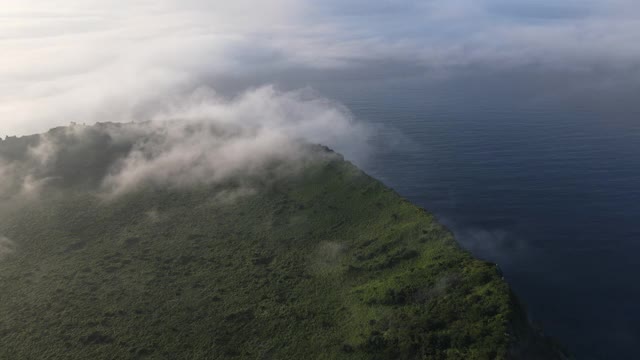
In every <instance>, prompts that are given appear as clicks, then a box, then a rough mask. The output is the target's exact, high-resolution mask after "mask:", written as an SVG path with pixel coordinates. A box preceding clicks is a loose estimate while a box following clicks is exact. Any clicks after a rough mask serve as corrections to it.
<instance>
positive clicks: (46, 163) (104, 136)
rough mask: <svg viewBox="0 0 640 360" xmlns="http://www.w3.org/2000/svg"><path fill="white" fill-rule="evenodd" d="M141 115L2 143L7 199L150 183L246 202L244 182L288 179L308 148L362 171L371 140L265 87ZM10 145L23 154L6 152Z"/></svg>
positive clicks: (303, 93) (330, 108)
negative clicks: (213, 188)
mask: <svg viewBox="0 0 640 360" xmlns="http://www.w3.org/2000/svg"><path fill="white" fill-rule="evenodd" d="M148 115H149V120H148V121H146V122H136V123H129V124H120V125H118V124H102V125H98V126H83V125H75V126H71V127H67V128H61V129H56V130H55V131H52V132H49V133H47V134H44V135H42V136H39V137H35V138H33V139H31V140H30V141H29V142H25V141H22V142H21V140H20V139H10V140H7V141H4V144H0V145H4V147H0V160H2V161H3V162H4V166H2V167H0V171H2V172H3V173H4V174H8V175H7V179H12V181H7V182H6V183H7V184H9V185H7V189H5V192H10V193H20V194H23V195H27V194H28V195H31V196H33V195H37V194H38V193H39V192H40V190H41V189H43V187H44V186H46V185H47V184H57V185H61V186H68V185H70V184H76V183H78V184H82V185H87V184H89V185H93V186H99V187H101V189H102V190H103V191H105V192H106V193H108V194H109V195H119V194H122V193H126V192H129V191H132V190H135V189H137V188H139V187H140V186H141V185H145V186H146V185H149V184H152V185H159V186H170V187H171V186H174V187H182V186H192V185H198V184H222V183H227V182H229V181H232V182H235V183H238V182H239V184H237V185H239V186H241V188H240V189H232V191H228V192H227V193H224V194H221V198H220V201H223V200H228V199H231V198H237V197H239V196H246V195H249V194H251V193H252V192H253V190H252V189H250V188H244V187H247V186H250V185H251V184H245V183H243V182H247V183H248V182H250V181H251V179H264V178H268V177H279V176H286V175H290V174H294V173H296V172H297V171H298V170H299V169H300V167H301V166H302V165H304V164H305V163H307V162H308V161H310V160H313V159H315V158H316V157H317V156H318V152H317V151H313V153H312V151H311V150H310V147H309V144H324V145H328V146H330V147H333V148H339V149H340V150H341V151H342V153H343V154H344V155H345V156H347V157H348V158H350V159H355V160H357V161H359V162H363V161H365V159H366V156H367V154H368V153H369V151H368V149H367V147H368V145H367V144H368V139H369V138H370V136H371V135H372V132H371V129H370V128H368V127H366V126H364V125H363V124H362V123H360V122H357V121H356V120H355V119H353V117H352V115H351V114H350V113H349V111H348V110H347V109H346V108H344V107H342V106H341V105H340V104H337V103H335V102H332V101H330V100H328V99H325V98H323V97H321V96H319V95H318V94H316V93H315V92H313V91H312V90H310V89H303V90H298V91H288V92H283V91H279V90H277V89H275V88H274V87H271V86H265V87H260V88H255V89H252V90H249V91H247V92H245V93H243V94H241V95H238V96H236V97H233V98H228V97H224V96H221V95H219V94H217V93H216V92H214V91H213V90H212V89H207V88H201V89H198V90H197V91H195V92H193V93H191V94H189V95H185V96H183V97H176V98H174V99H173V100H172V101H170V102H167V103H164V104H159V105H158V106H157V107H156V108H155V109H154V113H149V114H148ZM16 144H20V145H19V146H21V149H20V148H19V149H12V146H17V145H16ZM26 144H28V145H26ZM16 153H17V154H18V155H16ZM320 153H322V152H320ZM3 154H4V155H3ZM326 156H334V155H329V154H327V155H326ZM3 158H4V159H3ZM267 175H269V176H267ZM9 189H12V191H8V190H9ZM17 189H19V190H17ZM222 197H224V199H222Z"/></svg>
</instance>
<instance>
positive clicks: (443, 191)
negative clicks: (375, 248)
mask: <svg viewBox="0 0 640 360" xmlns="http://www.w3.org/2000/svg"><path fill="white" fill-rule="evenodd" d="M616 79H617V80H616ZM638 84H640V83H638V82H634V81H633V80H631V81H629V79H625V78H624V76H622V77H618V78H615V77H613V78H612V77H608V76H604V75H602V76H600V75H594V74H580V73H575V74H544V73H535V72H532V73H508V74H505V73H490V74H483V75H465V76H458V77H455V78H445V79H442V78H433V77H432V78H429V77H424V76H404V77H403V76H400V77H387V78H386V79H385V80H376V81H373V80H361V79H344V80H336V79H335V78H334V79H330V80H327V81H325V82H321V81H315V82H314V83H312V85H313V86H314V87H315V88H318V89H320V91H321V92H323V93H325V94H330V95H331V96H333V97H334V98H336V99H338V100H340V101H341V102H343V103H345V104H346V105H347V106H348V107H349V109H350V110H351V111H352V112H353V113H354V114H355V115H356V116H357V117H358V118H359V119H361V120H364V121H368V122H370V123H372V124H376V126H380V127H381V129H382V130H381V132H380V136H379V138H378V139H376V140H375V142H376V145H377V146H376V149H377V150H376V154H375V155H374V156H373V157H372V158H373V159H375V160H373V161H370V162H369V163H367V164H365V166H364V167H365V170H366V171H367V172H369V173H370V174H372V175H373V176H375V177H378V178H379V179H381V180H382V181H383V182H385V183H386V184H387V185H389V186H391V187H392V188H394V189H395V190H396V191H398V192H399V193H400V194H401V195H403V196H405V197H406V198H408V199H409V200H411V201H412V202H414V203H416V204H417V205H419V206H422V207H424V208H426V209H428V210H430V211H431V212H433V213H435V214H436V215H437V216H438V217H439V219H440V220H441V221H442V222H443V223H444V224H446V225H447V226H449V227H450V228H451V229H452V230H453V231H454V232H455V234H456V236H457V239H458V241H459V242H460V243H462V244H463V245H464V246H465V247H466V248H468V249H469V250H471V251H472V252H473V253H474V254H476V255H477V256H479V257H481V258H484V259H488V260H491V261H494V262H497V263H498V264H499V265H500V266H501V268H502V269H503V270H504V273H505V276H506V278H507V280H508V281H509V282H510V283H511V284H512V286H513V288H514V289H515V291H516V293H517V294H518V295H519V296H520V298H521V299H522V300H523V301H524V302H525V303H526V305H527V307H528V310H529V312H530V314H531V317H532V319H533V320H534V321H535V322H537V323H538V324H539V325H540V326H542V327H543V328H544V329H545V331H546V332H547V333H548V334H550V335H552V336H554V337H556V338H557V339H559V340H560V342H562V343H563V344H565V345H566V346H567V347H568V348H569V350H570V351H572V352H573V353H574V354H575V355H577V357H578V358H580V359H614V358H615V359H633V358H640V354H639V352H640V348H639V345H640V279H639V277H640V97H639V96H640V86H638Z"/></svg>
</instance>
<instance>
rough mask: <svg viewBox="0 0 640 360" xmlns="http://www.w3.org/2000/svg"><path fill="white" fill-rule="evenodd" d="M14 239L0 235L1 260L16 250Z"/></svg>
mask: <svg viewBox="0 0 640 360" xmlns="http://www.w3.org/2000/svg"><path fill="white" fill-rule="evenodd" d="M14 248H15V245H14V244H13V241H11V240H9V238H7V237H5V236H0V260H2V259H3V258H4V257H6V256H7V255H9V254H10V253H12V252H13V251H14Z"/></svg>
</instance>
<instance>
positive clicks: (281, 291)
mask: <svg viewBox="0 0 640 360" xmlns="http://www.w3.org/2000/svg"><path fill="white" fill-rule="evenodd" d="M121 126H122V125H113V124H104V125H101V126H97V127H92V128H90V129H89V130H88V132H86V131H85V132H83V133H82V134H83V135H82V138H78V137H77V135H73V134H72V133H70V132H69V131H66V130H65V129H58V130H56V131H53V132H51V133H49V134H48V135H47V136H48V137H49V138H48V140H46V141H49V142H51V137H53V139H54V141H53V143H55V144H57V145H56V147H57V148H56V149H55V150H52V149H48V150H47V149H43V148H42V144H43V143H44V141H45V140H44V138H43V137H42V136H34V137H27V138H20V139H9V140H5V141H2V142H0V159H1V161H0V166H2V173H0V174H2V176H3V177H4V178H3V183H4V185H5V186H4V193H3V194H2V197H0V199H2V200H0V239H2V241H1V242H0V250H1V252H0V342H1V343H2V344H3V346H2V347H0V358H16V359H22V358H24V359H27V358H62V357H64V358H90V357H93V358H144V357H149V358H166V359H175V358H190V359H197V358H201V359H212V358H214V359H216V358H219V359H223V358H252V359H255V358H273V359H309V358H326V359H339V358H345V359H347V358H349V359H351V358H353V359H508V358H514V359H562V358H564V355H563V354H562V353H561V352H559V351H558V350H557V347H556V346H555V345H553V344H552V342H551V341H549V340H547V339H545V338H544V337H543V336H541V335H540V334H538V333H537V332H536V331H534V330H532V329H531V327H530V326H529V324H528V323H527V320H526V316H524V315H523V314H524V312H523V311H522V307H521V306H520V305H519V303H518V302H517V300H516V299H515V297H514V296H513V294H512V293H511V291H510V289H509V287H508V285H507V284H506V283H505V282H504V280H502V278H501V275H500V274H499V272H498V270H497V269H496V266H495V265H493V264H490V263H487V262H483V261H480V260H478V259H475V258H473V257H472V256H471V255H470V254H469V253H467V252H465V251H464V250H462V249H460V247H459V246H458V245H457V243H456V242H455V240H454V239H453V237H452V235H451V233H450V232H449V231H447V230H446V229H445V228H443V227H442V226H441V225H439V224H438V223H437V222H436V221H435V219H434V217H433V216H432V215H431V214H429V213H427V212H425V211H424V210H422V209H419V208H417V207H415V206H414V205H412V204H410V203H409V202H407V201H406V200H404V199H402V198H401V197H400V196H398V195H397V194H396V193H394V192H393V191H392V190H390V189H389V188H387V187H385V186H384V185H383V184H381V183H380V182H378V181H376V180H375V179H373V178H371V177H369V176H367V175H366V174H364V173H363V172H361V171H360V170H359V169H357V168H356V167H355V166H353V165H351V164H350V163H348V162H346V161H344V160H343V159H342V158H341V157H340V156H339V155H337V154H335V153H333V152H331V151H330V150H328V149H326V148H323V147H319V146H309V145H305V146H304V148H305V152H306V155H305V156H304V157H297V158H296V160H295V164H291V163H288V162H289V161H291V160H290V159H271V160H270V163H269V164H268V166H264V167H261V168H260V169H261V170H260V171H259V172H256V171H252V172H243V173H242V174H241V175H234V176H229V177H225V178H224V179H222V180H219V181H215V182H207V181H202V182H194V183H189V184H183V183H180V184H175V183H174V184H166V183H164V182H158V181H147V182H145V183H144V184H143V185H140V186H137V187H134V188H132V189H129V190H128V191H126V192H122V193H117V194H114V193H113V192H112V191H111V190H112V189H111V188H108V187H105V179H106V178H108V177H109V176H110V175H112V173H113V169H114V167H118V166H119V164H120V163H121V158H122V157H123V156H127V155H128V154H130V153H131V151H133V149H135V148H136V146H137V145H136V144H137V142H139V141H153V137H150V136H144V137H140V138H137V137H127V138H126V140H122V139H121V138H120V139H117V140H116V139H115V138H114V137H113V131H114V129H115V128H120V127H121ZM87 134H88V135H87ZM87 136H88V137H87ZM42 151H54V152H55V159H47V161H46V166H42V164H43V161H41V160H42V154H39V153H38V152H42ZM38 159H40V160H38ZM38 161H39V162H38ZM2 189H3V188H0V190H2Z"/></svg>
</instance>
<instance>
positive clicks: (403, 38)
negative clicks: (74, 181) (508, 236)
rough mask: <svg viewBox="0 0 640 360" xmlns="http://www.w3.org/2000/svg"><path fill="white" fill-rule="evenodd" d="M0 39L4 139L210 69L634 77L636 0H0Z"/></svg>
mask: <svg viewBox="0 0 640 360" xmlns="http://www.w3.org/2000/svg"><path fill="white" fill-rule="evenodd" d="M0 48H1V49H2V56H0V136H4V135H23V134H29V133H36V132H42V131H45V130H47V129H49V128H51V127H53V126H58V125H65V124H68V123H69V122H71V121H74V122H79V123H93V122H96V121H140V120H146V119H148V118H153V117H155V116H157V114H158V113H159V112H166V109H165V108H164V106H163V104H165V103H167V102H168V101H172V100H174V99H176V98H181V97H184V96H185V94H189V93H192V92H194V91H199V90H198V89H202V88H207V90H208V91H211V92H212V93H216V92H217V91H223V90H224V89H221V88H220V86H219V85H217V84H216V78H218V77H222V76H224V77H234V76H238V77H245V78H252V77H254V76H255V77H256V78H259V77H260V76H261V75H263V74H265V73H271V72H282V71H287V69H293V68H295V69H298V70H300V69H302V71H304V70H314V71H317V70H322V71H332V70H335V69H342V70H344V69H347V70H348V69H357V68H361V67H365V66H367V65H368V64H375V63H394V64H408V65H411V66H416V67H417V68H419V69H424V70H425V71H440V72H455V71H456V69H460V68H464V67H469V66H485V67H491V68H498V69H504V68H519V67H526V66H536V67H542V68H549V69H555V70H558V69H560V70H562V71H572V72H576V71H577V72H579V71H585V72H589V71H594V69H601V68H603V67H604V68H615V69H622V71H630V72H631V71H633V72H635V73H637V72H638V69H639V67H638V65H640V61H639V59H640V3H638V2H637V1H633V0H582V1H579V0H565V1H550V0H535V1H534V0H429V1H390V0H384V1H375V2H374V1H365V0H340V1H338V0H328V1H322V2H320V1H311V0H268V1H260V2H256V1H249V0H235V1H232V2H229V1H202V0H181V1H177V0H159V1H147V0H127V1H124V0H113V1H97V0H60V1H56V2H51V1H43V0H5V1H4V2H3V5H2V8H1V9H0ZM258 85H263V84H258ZM264 85H267V84H264ZM265 101H268V100H267V99H265Z"/></svg>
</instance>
